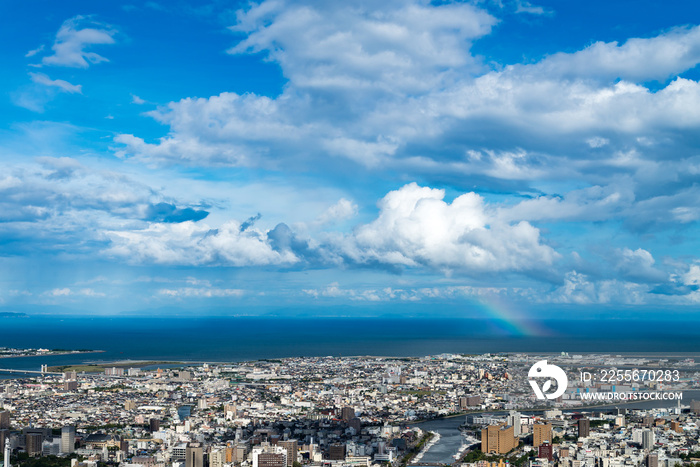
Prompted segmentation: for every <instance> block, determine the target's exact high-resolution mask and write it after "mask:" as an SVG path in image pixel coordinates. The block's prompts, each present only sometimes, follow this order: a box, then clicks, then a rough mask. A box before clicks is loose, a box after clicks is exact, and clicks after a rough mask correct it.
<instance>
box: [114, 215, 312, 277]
mask: <svg viewBox="0 0 700 467" xmlns="http://www.w3.org/2000/svg"><path fill="white" fill-rule="evenodd" d="M106 235H107V236H108V237H109V238H110V240H111V246H110V248H109V249H108V250H107V251H106V254H107V255H110V256H116V257H121V258H124V259H126V260H127V261H129V262H135V263H138V262H146V263H157V264H189V265H224V266H225V265H230V266H264V265H273V264H274V265H283V264H293V263H296V262H297V261H298V258H297V257H296V256H295V255H294V254H293V253H291V252H289V251H282V252H280V251H276V250H274V249H273V248H272V247H271V245H270V243H269V241H268V240H267V237H266V236H265V234H264V233H263V232H260V231H258V230H256V229H253V228H248V229H245V230H241V223H240V222H237V221H229V222H226V223H224V224H223V225H222V226H221V227H219V228H217V229H212V228H211V227H209V226H207V225H205V224H199V223H194V222H191V221H187V222H182V223H179V224H151V225H150V226H149V227H148V228H146V229H142V230H132V231H125V230H124V231H110V232H107V233H106Z"/></svg>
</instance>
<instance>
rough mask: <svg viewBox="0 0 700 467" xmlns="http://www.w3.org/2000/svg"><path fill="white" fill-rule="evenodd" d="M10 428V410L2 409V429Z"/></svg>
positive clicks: (0, 425) (0, 420) (0, 426)
mask: <svg viewBox="0 0 700 467" xmlns="http://www.w3.org/2000/svg"><path fill="white" fill-rule="evenodd" d="M9 428H10V412H8V411H7V410H2V411H0V430H3V429H9Z"/></svg>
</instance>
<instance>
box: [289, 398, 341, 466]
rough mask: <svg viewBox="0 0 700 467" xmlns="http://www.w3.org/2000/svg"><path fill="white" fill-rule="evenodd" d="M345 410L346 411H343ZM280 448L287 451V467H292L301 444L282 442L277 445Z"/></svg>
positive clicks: (292, 441)
mask: <svg viewBox="0 0 700 467" xmlns="http://www.w3.org/2000/svg"><path fill="white" fill-rule="evenodd" d="M343 410H345V409H343ZM277 444H278V445H279V446H280V447H282V448H284V449H285V451H287V467H292V464H294V462H295V461H296V460H297V451H298V450H299V442H298V441H297V440H296V439H290V440H287V441H280V442H279V443H277Z"/></svg>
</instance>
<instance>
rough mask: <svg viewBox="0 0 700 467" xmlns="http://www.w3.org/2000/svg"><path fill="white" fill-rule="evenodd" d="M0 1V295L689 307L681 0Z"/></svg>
mask: <svg viewBox="0 0 700 467" xmlns="http://www.w3.org/2000/svg"><path fill="white" fill-rule="evenodd" d="M0 13H1V14H2V15H3V17H4V18H6V19H7V21H6V22H5V25H4V27H3V28H2V29H1V30H0V36H1V38H2V43H3V46H2V47H1V48H0V58H1V59H2V60H3V62H4V66H3V70H4V72H3V73H2V74H0V79H1V80H2V85H3V89H4V92H3V93H2V98H1V99H0V110H1V111H0V262H1V264H2V268H1V269H0V306H2V307H3V309H5V310H9V311H12V310H19V311H25V310H30V311H34V312H37V311H51V312H54V311H78V312H81V313H83V312H84V313H96V314H103V313H122V312H134V311H138V310H159V311H167V310H169V309H178V310H186V311H185V312H191V313H227V314H259V313H269V312H279V313H290V314H294V313H301V312H304V311H305V310H314V311H313V312H314V313H317V314H318V313H328V314H334V313H340V314H366V315H377V314H382V313H385V312H391V313H401V312H406V313H410V314H412V315H415V314H434V313H443V314H450V315H465V316H467V315H479V313H481V311H479V310H483V308H484V304H486V305H487V306H490V307H492V308H501V309H508V310H510V312H511V313H512V314H514V315H518V314H519V315H521V316H526V317H527V316H535V315H536V316H542V315H547V314H548V313H549V314H552V315H556V316H561V315H560V314H559V313H560V312H561V311H562V310H565V313H566V314H572V315H577V316H578V315H581V313H585V312H591V310H600V309H605V310H631V311H628V312H629V313H634V312H637V311H638V310H642V311H645V312H646V313H648V314H650V315H651V314H654V315H656V314H658V313H660V312H661V313H666V312H668V311H669V310H672V311H674V312H678V313H682V314H688V313H690V314H692V315H693V316H694V313H695V310H696V307H697V303H698V301H700V292H699V291H698V286H699V285H700V261H699V258H698V252H699V251H700V248H699V247H700V245H699V243H700V241H699V240H698V238H700V236H699V235H698V233H699V231H698V219H700V186H698V182H699V181H700V154H699V153H698V148H699V147H700V144H699V143H700V138H699V137H698V135H699V134H700V133H699V132H698V130H699V129H700V112H699V111H698V109H700V105H699V104H700V84H699V83H698V79H700V75H699V74H698V71H697V69H696V66H697V64H698V63H699V62H700V26H698V25H697V23H698V21H700V15H699V13H700V6H698V5H696V4H695V3H694V2H679V1H675V2H674V1H671V2H664V3H663V4H662V3H661V2H652V1H634V2H632V1H620V2H613V4H612V5H611V4H610V2H596V1H589V2H567V1H561V0H558V1H557V0H551V1H543V2H532V3H530V2H527V1H525V0H512V1H510V0H480V1H479V0H477V1H473V2H447V1H444V2H443V1H440V2H432V3H431V2H425V1H413V0H390V1H386V2H368V1H365V0H357V1H344V2H319V1H313V0H309V1H299V2H296V1H284V0H266V1H263V2H261V3H236V2H223V1H214V2H211V3H207V2H186V1H176V2H167V3H166V2H162V3H158V2H97V3H95V2H71V1H66V2H48V1H43V2H40V1H24V2H19V1H9V2H4V3H3V4H2V5H1V6H0ZM334 310H335V311H334ZM659 310H662V311H659Z"/></svg>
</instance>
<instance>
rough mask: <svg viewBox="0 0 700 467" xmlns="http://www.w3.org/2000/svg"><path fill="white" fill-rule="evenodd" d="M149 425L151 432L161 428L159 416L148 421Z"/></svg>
mask: <svg viewBox="0 0 700 467" xmlns="http://www.w3.org/2000/svg"><path fill="white" fill-rule="evenodd" d="M148 427H149V428H150V430H151V432H154V431H158V430H160V420H158V419H157V418H152V419H150V420H149V421H148Z"/></svg>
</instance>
